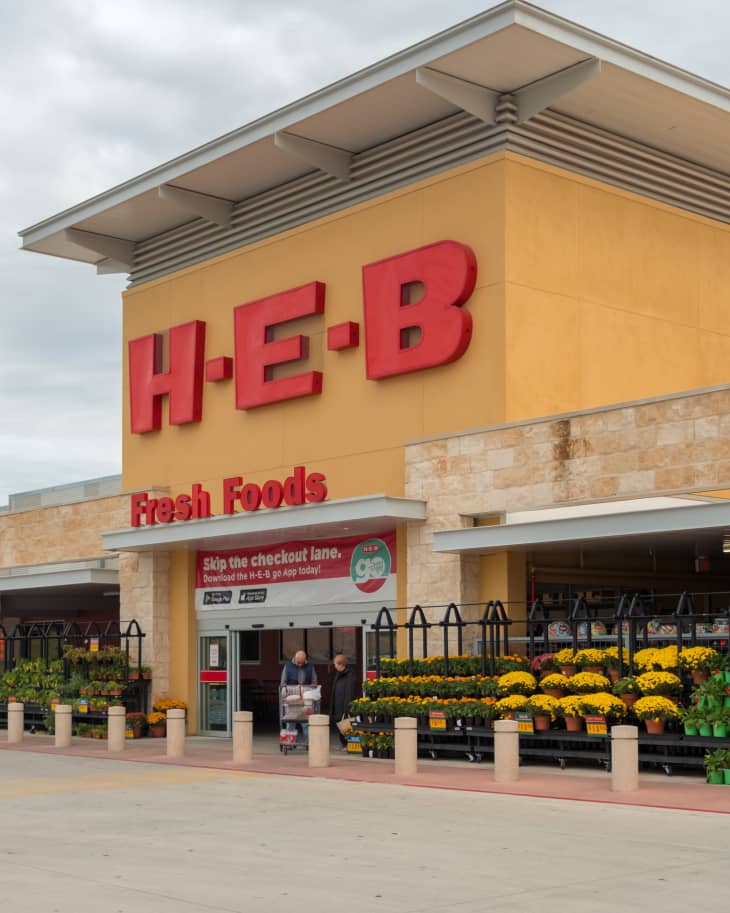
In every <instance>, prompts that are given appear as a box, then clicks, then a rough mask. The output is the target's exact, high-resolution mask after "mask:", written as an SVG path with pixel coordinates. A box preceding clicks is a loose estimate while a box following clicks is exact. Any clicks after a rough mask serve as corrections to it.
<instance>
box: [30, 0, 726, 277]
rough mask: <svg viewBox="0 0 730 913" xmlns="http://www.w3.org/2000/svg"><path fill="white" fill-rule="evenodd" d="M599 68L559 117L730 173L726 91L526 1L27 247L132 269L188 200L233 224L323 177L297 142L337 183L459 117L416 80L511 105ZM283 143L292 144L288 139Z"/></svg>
mask: <svg viewBox="0 0 730 913" xmlns="http://www.w3.org/2000/svg"><path fill="white" fill-rule="evenodd" d="M591 60H594V61H600V72H597V75H593V76H592V78H590V79H588V80H587V81H585V82H582V83H581V84H580V85H578V87H577V88H573V89H571V90H568V91H566V92H564V93H563V94H562V95H561V96H560V97H559V98H558V99H557V101H555V102H554V103H552V104H550V103H549V102H548V104H549V106H550V107H551V108H552V109H553V110H557V111H560V112H563V113H565V114H567V115H570V116H572V117H574V118H577V119H578V120H581V121H585V122H587V123H590V124H593V125H595V126H598V127H602V128H604V129H606V130H609V131H612V132H614V133H617V134H619V135H621V136H625V137H629V138H631V139H634V140H637V141H639V142H641V143H644V144H646V145H648V146H651V147H654V148H656V149H660V150H663V151H665V152H667V153H671V154H674V155H676V156H680V157H681V158H684V159H687V160H689V161H692V162H696V163H699V164H700V165H704V166H707V167H709V168H712V169H715V170H717V171H719V172H722V173H724V174H726V173H727V172H728V167H727V149H728V147H729V146H730V91H728V90H727V89H725V88H724V87H722V86H718V85H716V84H714V83H712V82H709V81H707V80H703V79H700V78H699V77H697V76H694V75H692V74H690V73H687V72H685V71H683V70H681V69H679V68H677V67H673V66H670V65H669V64H667V63H664V62H662V61H660V60H657V59H655V58H653V57H650V56H648V55H646V54H642V53H640V52H639V51H636V50H634V49H632V48H629V47H627V46H625V45H622V44H620V43H618V42H616V41H612V40H611V39H609V38H606V37H604V36H602V35H599V34H597V33H595V32H592V31H590V30H588V29H585V28H582V27H581V26H579V25H576V24H574V23H572V22H569V21H568V20H565V19H562V18H561V17H559V16H555V15H553V14H552V13H548V12H546V11H545V10H541V9H539V8H537V7H534V6H532V5H530V4H528V3H525V2H522V0H509V2H506V3H502V4H500V5H499V6H496V7H494V8H493V9H491V10H488V11H487V12H485V13H482V14H480V15H478V16H475V17H473V18H471V19H468V20H466V21H465V22H462V23H460V24H458V25H456V26H454V27H452V28H450V29H448V30H446V31H444V32H441V33H440V34H438V35H436V36H434V37H432V38H429V39H427V40H425V41H422V42H420V43H419V44H416V45H414V46H412V47H410V48H407V49H405V50H403V51H401V52H399V53H397V54H394V55H393V56H391V57H388V58H386V59H385V60H383V61H381V62H379V63H376V64H375V65H373V66H370V67H368V68H366V69H364V70H361V71H359V72H358V73H355V74H354V75H351V76H349V77H347V78H345V79H342V80H340V81H339V82H336V83H334V84H332V85H330V86H327V87H326V88H324V89H322V90H320V91H318V92H315V93H313V94H312V95H309V96H307V97H305V98H303V99H301V100H300V101H297V102H295V103H293V104H291V105H288V106H286V107H284V108H280V109H279V110H278V111H274V112H273V113H271V114H268V115H266V116H265V117H262V118H260V119H258V120H256V121H253V122H252V123H250V124H248V125H246V126H244V127H241V128H239V129H237V130H234V131H232V132H231V133H228V134H226V135H224V136H222V137H220V138H218V139H216V140H213V141H212V142H209V143H207V144H205V145H203V146H200V147H198V148H197V149H194V150H192V151H191V152H188V153H186V154H184V155H182V156H180V157H178V158H176V159H173V160H172V161H170V162H168V163H166V164H163V165H160V166H159V167H157V168H153V169H152V170H150V171H147V172H145V173H144V174H142V175H140V176H138V177H136V178H134V179H132V180H130V181H127V182H126V183H124V184H120V185H119V186H117V187H114V188H112V189H111V190H108V191H105V192H104V193H101V194H99V195H98V196H95V197H93V198H91V199H90V200H87V201H86V202H84V203H81V204H79V205H76V206H73V207H71V208H70V209H67V210H65V211H64V212H61V213H59V214H58V215H54V216H52V217H50V218H48V219H45V220H44V221H42V222H39V223H37V224H35V225H32V226H31V227H29V228H26V229H24V230H22V231H21V232H20V235H21V237H22V246H23V248H25V249H27V250H32V251H38V252H40V253H45V254H50V255H53V256H57V257H64V258H68V259H72V260H79V261H84V262H88V263H96V264H97V265H102V264H104V263H106V262H107V261H111V262H112V263H113V262H116V261H120V262H121V265H122V266H124V265H125V264H124V260H125V256H127V255H129V256H131V252H132V250H133V246H134V244H135V243H137V242H140V241H144V240H147V239H149V238H153V237H156V236H158V235H160V234H161V233H164V232H166V231H169V230H171V229H174V228H176V227H178V226H181V225H184V224H186V223H189V222H190V221H191V219H193V218H194V217H193V216H191V214H190V209H189V210H188V211H187V212H186V211H185V209H184V208H182V207H181V205H180V204H181V201H182V203H183V206H184V203H185V200H184V197H185V192H186V191H187V192H190V191H192V192H193V194H200V195H204V196H202V197H199V198H197V203H196V198H194V197H191V196H190V194H189V193H188V197H189V200H188V202H190V201H192V204H191V205H192V206H193V209H192V211H193V212H194V211H195V206H196V205H198V206H199V207H200V209H199V210H198V214H199V215H202V216H203V217H208V218H211V219H212V220H213V221H216V220H217V219H219V218H220V219H223V220H225V212H224V211H223V210H225V207H226V206H229V205H230V203H228V202H226V201H241V200H244V199H247V198H249V197H253V196H255V195H256V194H259V193H261V192H263V191H265V190H269V189H271V188H274V187H278V186H281V185H284V184H286V183H288V182H289V181H292V180H295V179H296V178H299V177H301V176H303V175H305V174H311V173H312V172H313V171H316V170H317V169H316V167H314V168H313V166H312V165H311V164H307V162H306V161H304V160H303V159H302V158H301V157H299V156H298V155H297V154H296V146H297V143H299V144H300V146H301V143H300V140H302V141H303V143H304V145H305V146H306V144H307V143H310V145H312V146H316V145H317V144H321V145H320V149H319V151H320V154H321V155H322V156H323V157H324V160H325V161H327V160H328V156H329V161H330V162H331V163H332V168H333V173H334V172H336V171H337V169H338V167H339V165H338V164H337V162H336V161H335V160H337V158H338V156H339V157H340V158H343V157H344V158H345V159H346V158H347V155H348V154H351V153H358V152H362V151H364V150H366V149H371V148H373V147H375V146H378V145H380V144H382V143H384V142H386V141H388V140H390V139H393V138H395V137H398V136H402V135H404V134H407V133H409V132H411V131H413V130H416V129H418V128H420V127H424V126H426V125H428V124H432V123H435V122H437V121H439V120H441V119H443V118H445V117H447V116H449V115H451V114H454V113H456V112H457V111H459V110H461V107H457V106H456V105H455V104H452V103H450V102H449V101H446V100H445V99H444V97H442V96H440V95H438V94H436V93H435V92H433V91H430V90H428V89H427V88H425V87H424V85H422V84H419V82H418V81H417V79H416V70H417V69H419V68H424V67H427V68H429V69H431V70H436V71H438V73H437V74H436V77H435V78H436V79H437V80H438V79H439V78H440V77H439V75H438V74H447V77H448V76H452V77H456V78H457V79H458V80H463V81H465V82H466V83H467V84H473V85H474V86H475V87H477V88H476V92H477V93H479V91H480V88H479V87H486V88H488V89H490V90H492V91H496V92H498V93H505V92H514V91H515V90H516V89H518V88H524V87H528V86H531V85H534V84H535V83H536V82H537V81H538V80H541V79H543V78H545V77H547V76H549V75H550V74H558V73H563V72H564V71H566V70H568V69H569V68H571V67H574V66H576V65H577V64H580V63H581V62H586V61H591ZM469 91H470V90H469V88H468V86H467V88H466V92H467V94H468V93H469ZM277 133H278V134H279V141H278V142H276V141H275V136H276V134H277ZM282 134H287V136H285V137H284V139H283V140H282V139H281V135H282ZM292 135H293V136H292ZM311 141H314V142H313V143H312V142H311ZM287 146H288V147H289V148H287ZM299 151H301V149H300V150H299ZM160 188H163V189H162V190H160ZM69 230H70V231H69ZM79 231H82V232H88V233H90V234H89V235H87V236H85V237H86V240H87V242H88V244H87V246H82V245H81V244H80V243H78V242H79V241H83V240H84V236H82V235H80V234H78V232H79ZM75 232H76V234H75ZM89 244H90V245H91V247H89ZM94 248H95V249H94ZM128 258H129V257H127V259H128Z"/></svg>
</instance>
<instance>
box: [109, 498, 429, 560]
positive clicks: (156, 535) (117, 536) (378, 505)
mask: <svg viewBox="0 0 730 913" xmlns="http://www.w3.org/2000/svg"><path fill="white" fill-rule="evenodd" d="M425 519H426V503H425V501H417V500H412V499H409V498H390V497H387V496H386V495H371V496H368V497H364V498H345V499H342V500H339V501H325V502H324V503H322V504H307V505H304V506H302V507H279V508H277V509H276V510H261V511H257V512H255V513H243V512H242V513H237V514H232V515H227V516H223V517H207V518H206V519H203V520H188V521H186V522H185V523H182V522H179V523H170V524H157V525H155V526H140V527H132V528H130V529H122V530H116V531H115V532H109V533H104V535H103V537H102V538H103V541H104V548H106V549H108V550H109V551H114V552H127V551H129V552H145V551H162V550H166V549H226V548H241V547H245V546H249V545H273V544H275V543H277V542H287V541H289V540H293V539H299V538H307V539H321V538H324V537H326V536H342V535H347V536H351V535H370V534H373V533H379V532H383V531H384V530H386V529H389V528H392V527H393V526H398V525H399V524H403V523H411V522H422V521H423V520H425Z"/></svg>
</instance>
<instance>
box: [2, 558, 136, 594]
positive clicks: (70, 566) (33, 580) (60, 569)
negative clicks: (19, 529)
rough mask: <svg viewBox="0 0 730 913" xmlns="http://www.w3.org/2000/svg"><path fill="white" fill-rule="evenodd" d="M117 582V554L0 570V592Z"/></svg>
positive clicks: (81, 586) (97, 586)
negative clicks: (109, 556) (85, 559)
mask: <svg viewBox="0 0 730 913" xmlns="http://www.w3.org/2000/svg"><path fill="white" fill-rule="evenodd" d="M118 586H119V570H118V561H117V559H116V558H95V559H91V560H88V561H71V562H66V563H63V564H58V563H57V564H32V565H25V566H22V567H11V568H3V569H2V570H0V593H2V594H6V595H9V594H11V593H24V592H28V591H33V590H35V591H38V590H51V589H58V588H61V587H66V588H73V589H79V588H87V587H90V588H104V589H106V588H108V587H118Z"/></svg>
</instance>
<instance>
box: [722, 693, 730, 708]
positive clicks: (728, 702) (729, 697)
mask: <svg viewBox="0 0 730 913" xmlns="http://www.w3.org/2000/svg"><path fill="white" fill-rule="evenodd" d="M723 704H724V706H725V707H730V694H726V695H725V700H724V702H723Z"/></svg>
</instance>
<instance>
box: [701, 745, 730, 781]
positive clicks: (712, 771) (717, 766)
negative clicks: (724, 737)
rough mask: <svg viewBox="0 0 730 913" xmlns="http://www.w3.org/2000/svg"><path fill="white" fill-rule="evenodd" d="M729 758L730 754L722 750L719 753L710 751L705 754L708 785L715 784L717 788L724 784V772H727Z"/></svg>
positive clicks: (718, 750) (719, 749)
mask: <svg viewBox="0 0 730 913" xmlns="http://www.w3.org/2000/svg"><path fill="white" fill-rule="evenodd" d="M727 758H728V752H727V751H725V750H724V749H722V748H718V749H717V751H708V752H707V753H706V754H705V773H706V774H707V782H708V783H713V784H715V785H716V786H717V785H718V784H720V783H723V782H724V774H723V771H724V770H727V764H728V760H727Z"/></svg>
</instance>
